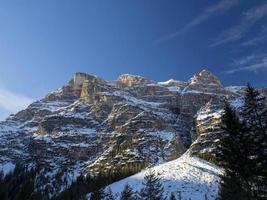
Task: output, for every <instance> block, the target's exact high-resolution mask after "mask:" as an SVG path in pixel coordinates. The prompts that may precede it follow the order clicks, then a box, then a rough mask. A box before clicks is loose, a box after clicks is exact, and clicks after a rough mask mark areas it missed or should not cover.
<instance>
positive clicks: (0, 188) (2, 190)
mask: <svg viewBox="0 0 267 200" xmlns="http://www.w3.org/2000/svg"><path fill="white" fill-rule="evenodd" d="M0 199H1V200H8V190H7V185H6V183H5V181H4V174H3V173H2V172H0Z"/></svg>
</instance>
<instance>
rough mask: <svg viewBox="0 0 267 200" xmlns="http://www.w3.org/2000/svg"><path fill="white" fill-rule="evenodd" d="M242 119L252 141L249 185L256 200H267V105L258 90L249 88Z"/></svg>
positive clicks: (247, 135)
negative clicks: (251, 171)
mask: <svg viewBox="0 0 267 200" xmlns="http://www.w3.org/2000/svg"><path fill="white" fill-rule="evenodd" d="M244 102H245V103H244V107H243V110H242V113H241V114H242V117H243V118H244V120H245V123H246V127H247V132H246V137H247V138H248V140H249V141H250V149H251V156H250V158H251V160H252V161H253V173H252V176H251V180H249V183H250V185H251V188H252V191H253V196H254V198H258V199H261V198H266V199H267V188H266V187H267V104H266V98H265V97H263V96H262V95H261V94H260V93H259V92H258V91H257V90H256V89H254V88H253V87H251V86H250V85H248V86H247V89H246V95H245V99H244Z"/></svg>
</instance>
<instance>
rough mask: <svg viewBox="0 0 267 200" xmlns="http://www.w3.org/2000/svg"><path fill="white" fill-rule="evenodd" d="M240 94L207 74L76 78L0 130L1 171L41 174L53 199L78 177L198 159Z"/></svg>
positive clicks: (81, 75)
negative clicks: (11, 168) (188, 156)
mask: <svg viewBox="0 0 267 200" xmlns="http://www.w3.org/2000/svg"><path fill="white" fill-rule="evenodd" d="M242 93H243V88H242V87H228V88H225V87H223V85H222V84H221V83H220V81H219V79H218V78H217V77H216V76H214V75H213V74H212V73H211V72H208V71H206V70H203V71H202V72H200V73H198V74H196V75H194V76H193V78H191V79H190V80H188V81H176V80H173V79H171V80H169V81H166V82H155V81H152V80H149V79H147V78H144V77H140V76H135V75H121V76H120V77H119V78H118V79H117V80H115V81H105V80H103V79H101V78H99V77H96V76H92V75H88V74H85V73H76V74H75V75H74V77H73V78H72V79H71V80H70V81H69V83H68V84H66V85H65V86H63V87H61V88H59V89H57V90H56V91H53V92H51V93H49V94H48V95H47V96H45V97H44V98H43V99H41V100H39V101H36V102H34V103H32V104H31V105H30V106H29V107H28V108H27V109H25V110H22V111H20V112H18V113H17V114H15V115H14V116H11V117H9V118H8V119H7V120H6V121H4V122H1V123H0V165H5V164H6V163H12V164H17V163H21V164H24V165H28V166H29V167H33V168H36V169H38V174H37V178H36V187H37V188H36V189H37V190H40V191H43V192H44V191H49V192H46V195H48V196H50V197H51V196H52V195H55V194H58V193H59V192H61V191H63V190H64V189H65V188H67V187H68V186H69V185H70V184H71V182H72V181H74V180H75V179H76V178H77V177H78V176H79V175H81V174H83V175H85V174H88V173H90V174H93V175H94V174H97V173H99V170H100V169H101V171H105V172H114V171H116V170H118V169H123V167H125V166H128V165H134V166H136V165H138V166H139V165H140V166H144V163H146V164H149V163H150V164H157V163H162V162H166V161H169V160H172V159H175V158H177V157H179V156H180V155H181V154H183V153H184V152H185V151H186V150H187V149H188V148H190V149H191V152H192V154H198V152H202V151H207V150H209V149H212V148H213V147H212V146H211V143H212V142H211V141H212V140H214V139H216V138H217V137H216V135H217V132H218V130H217V127H218V126H219V122H220V116H219V115H217V113H221V111H220V110H221V109H222V105H223V103H222V102H223V101H224V100H229V101H231V102H233V103H238V102H239V99H240V98H241V96H242ZM192 143H193V144H192ZM0 169H1V167H0Z"/></svg>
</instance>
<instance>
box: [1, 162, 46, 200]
mask: <svg viewBox="0 0 267 200" xmlns="http://www.w3.org/2000/svg"><path fill="white" fill-rule="evenodd" d="M34 177H35V172H34V171H33V170H29V169H27V168H26V167H22V166H20V165H17V166H16V167H15V169H14V171H12V172H11V173H9V174H7V175H5V176H4V174H3V173H1V174H0V199H1V200H39V199H42V196H41V195H40V194H39V193H37V192H35V191H34Z"/></svg>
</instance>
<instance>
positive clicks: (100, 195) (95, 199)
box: [90, 188, 105, 200]
mask: <svg viewBox="0 0 267 200" xmlns="http://www.w3.org/2000/svg"><path fill="white" fill-rule="evenodd" d="M104 198H105V192H104V190H103V189H102V188H101V189H99V190H95V191H94V192H92V194H91V197H90V200H103V199H104Z"/></svg>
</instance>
